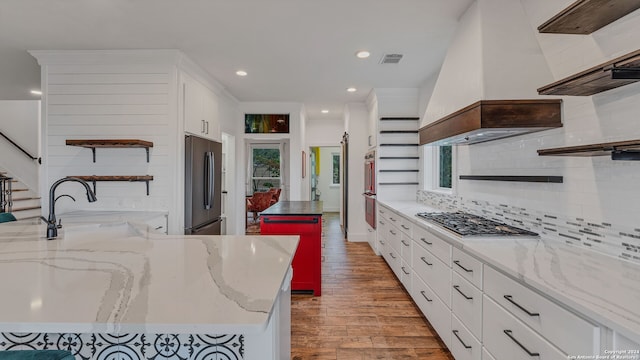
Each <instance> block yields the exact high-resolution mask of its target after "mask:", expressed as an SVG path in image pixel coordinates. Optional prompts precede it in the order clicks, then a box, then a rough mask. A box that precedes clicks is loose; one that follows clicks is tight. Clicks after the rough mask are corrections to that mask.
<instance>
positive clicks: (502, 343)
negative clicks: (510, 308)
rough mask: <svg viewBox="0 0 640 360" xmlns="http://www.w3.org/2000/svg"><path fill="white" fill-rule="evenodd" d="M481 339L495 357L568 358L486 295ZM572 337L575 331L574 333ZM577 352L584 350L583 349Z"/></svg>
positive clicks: (514, 359)
mask: <svg viewBox="0 0 640 360" xmlns="http://www.w3.org/2000/svg"><path fill="white" fill-rule="evenodd" d="M482 312H483V314H484V319H485V321H484V323H483V328H482V341H483V343H484V346H485V347H486V348H487V350H489V352H490V353H491V354H492V355H493V356H494V357H495V358H496V360H519V359H523V360H525V359H539V360H566V359H567V356H566V355H565V354H563V353H562V352H561V351H560V350H558V349H557V348H556V347H555V346H553V345H551V343H549V342H548V341H546V340H545V339H543V338H542V337H540V335H538V334H536V332H535V331H533V330H531V328H529V327H527V326H526V325H525V324H524V323H522V322H521V321H520V320H518V319H516V318H515V317H514V316H513V315H511V314H509V313H508V312H507V311H506V310H504V309H503V308H501V307H500V305H498V304H496V303H495V302H494V301H493V300H491V299H490V298H489V297H487V296H486V295H485V297H484V301H483V306H482ZM571 336H572V337H573V334H571ZM577 354H584V350H583V351H582V352H579V353H577Z"/></svg>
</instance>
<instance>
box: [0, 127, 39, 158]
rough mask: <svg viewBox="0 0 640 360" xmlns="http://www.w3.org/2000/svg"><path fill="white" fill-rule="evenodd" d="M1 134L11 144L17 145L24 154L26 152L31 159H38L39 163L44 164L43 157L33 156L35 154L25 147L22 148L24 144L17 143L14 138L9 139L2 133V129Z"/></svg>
mask: <svg viewBox="0 0 640 360" xmlns="http://www.w3.org/2000/svg"><path fill="white" fill-rule="evenodd" d="M0 136H2V137H3V138H5V139H6V140H7V141H8V142H9V143H11V145H13V146H15V147H16V148H17V149H18V150H20V151H21V152H22V153H23V154H25V155H26V156H28V157H29V159H31V160H38V164H42V159H41V158H39V157H35V156H33V155H31V154H29V153H28V152H27V150H25V149H23V148H22V146H20V145H18V144H16V142H15V141H13V140H11V139H9V138H8V137H7V135H5V134H3V133H2V131H0Z"/></svg>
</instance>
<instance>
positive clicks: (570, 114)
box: [443, 0, 640, 228]
mask: <svg viewBox="0 0 640 360" xmlns="http://www.w3.org/2000/svg"><path fill="white" fill-rule="evenodd" d="M570 3H572V1H570V0H566V1H559V2H558V1H553V0H524V1H523V4H524V5H525V9H526V14H527V17H528V22H529V24H528V25H529V26H530V29H531V32H532V33H534V34H535V37H536V39H537V41H538V42H539V44H540V47H541V49H542V51H543V53H544V57H545V58H546V60H547V63H548V65H549V68H550V70H551V72H552V74H553V77H554V79H552V81H554V80H560V79H561V78H563V77H565V76H568V75H571V74H573V73H577V72H579V71H581V70H584V69H586V68H588V67H591V66H595V65H597V64H599V63H601V62H604V61H606V60H608V59H612V58H614V57H617V56H620V55H622V54H625V53H629V52H631V51H635V50H637V49H638V48H640V37H638V36H636V35H637V33H638V31H640V11H636V12H634V13H632V14H630V15H628V16H626V17H625V18H623V19H622V20H619V21H617V22H615V23H613V24H611V25H609V26H607V27H605V28H602V29H600V30H598V31H596V32H595V33H593V34H591V35H557V34H538V33H537V31H536V30H535V28H536V27H537V26H538V25H539V24H541V23H543V22H544V21H546V20H547V19H549V18H550V17H551V16H553V15H554V14H555V13H557V12H558V11H559V10H561V9H563V8H564V7H566V6H568V5H569V4H570ZM496 10H498V9H496ZM512 45H513V44H510V43H508V42H505V43H504V44H503V46H504V47H505V48H508V47H510V46H512ZM472 46H475V45H472ZM494 51H497V49H494ZM446 66H447V63H445V64H444V65H443V68H445V67H446ZM500 80H501V81H504V82H509V81H511V79H510V78H508V77H503V78H501V79H500ZM536 85H537V84H531V88H532V89H535V88H536ZM543 85H544V84H543ZM453 95H455V94H453V93H452V94H451V96H453ZM548 98H562V99H563V124H564V127H563V128H559V129H554V130H548V131H543V132H539V133H534V134H529V135H524V136H518V137H514V138H509V139H503V140H497V141H492V142H487V143H483V144H477V145H470V146H459V147H458V158H457V164H458V165H457V167H458V174H460V175H468V174H505V175H560V176H564V183H562V184H537V183H509V182H489V181H459V182H458V195H459V196H461V197H463V198H467V199H479V200H487V201H490V202H494V203H500V204H507V205H513V206H521V207H523V208H527V209H534V210H542V211H545V213H546V214H550V215H553V214H556V215H560V216H563V217H574V218H584V219H587V220H591V221H601V222H607V223H610V224H613V225H614V226H623V227H628V228H637V223H638V216H637V214H638V213H640V192H639V191H638V186H637V183H638V181H637V180H638V179H639V178H640V166H638V165H639V164H638V163H637V162H632V161H612V160H611V159H610V158H609V157H607V156H604V157H539V156H538V155H537V153H536V150H538V149H541V148H550V147H558V146H572V145H583V144H591V143H602V142H607V141H621V140H631V139H638V138H640V126H638V117H637V114H639V113H640V84H638V83H635V84H631V85H627V86H624V87H621V88H617V89H614V90H610V91H607V92H604V93H600V94H596V95H593V96H586V97H571V96H561V97H557V96H553V97H548Z"/></svg>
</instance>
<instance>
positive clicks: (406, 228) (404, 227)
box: [400, 224, 411, 230]
mask: <svg viewBox="0 0 640 360" xmlns="http://www.w3.org/2000/svg"><path fill="white" fill-rule="evenodd" d="M400 226H402V228H403V229H405V230H409V229H411V228H408V227H406V226H404V224H402V225H400Z"/></svg>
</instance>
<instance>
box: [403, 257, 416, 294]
mask: <svg viewBox="0 0 640 360" xmlns="http://www.w3.org/2000/svg"><path fill="white" fill-rule="evenodd" d="M400 264H401V265H400V282H401V283H402V285H404V288H405V289H407V292H408V293H411V278H412V277H413V270H412V269H411V266H409V262H407V261H404V259H403V260H402V261H400Z"/></svg>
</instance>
